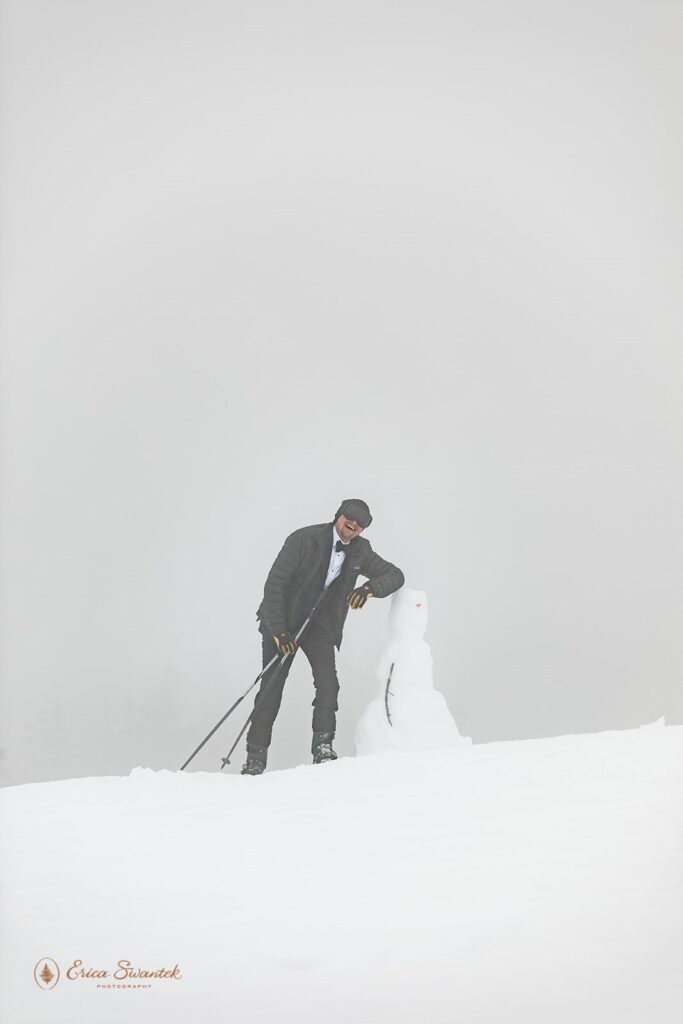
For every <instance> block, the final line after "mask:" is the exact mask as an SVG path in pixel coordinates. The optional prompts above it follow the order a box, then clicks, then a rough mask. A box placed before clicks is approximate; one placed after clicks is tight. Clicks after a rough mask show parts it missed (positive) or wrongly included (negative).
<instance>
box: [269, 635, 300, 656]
mask: <svg viewBox="0 0 683 1024" xmlns="http://www.w3.org/2000/svg"><path fill="white" fill-rule="evenodd" d="M273 640H274V641H275V646H276V647H277V649H278V651H279V652H280V654H294V652H295V650H296V640H295V639H294V637H293V636H292V634H291V633H288V632H287V630H285V631H284V633H279V634H278V635H277V636H274V637H273Z"/></svg>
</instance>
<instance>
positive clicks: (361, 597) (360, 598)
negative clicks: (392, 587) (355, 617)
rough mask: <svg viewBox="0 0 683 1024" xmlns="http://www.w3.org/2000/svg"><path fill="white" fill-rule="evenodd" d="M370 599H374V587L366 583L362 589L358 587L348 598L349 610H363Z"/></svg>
mask: <svg viewBox="0 0 683 1024" xmlns="http://www.w3.org/2000/svg"><path fill="white" fill-rule="evenodd" d="M369 597H372V587H371V586H370V584H369V583H364V584H363V586H362V587H356V589H355V590H352V591H351V593H350V594H349V596H348V597H347V598H346V603H347V604H348V606H349V608H362V607H363V605H364V604H365V602H366V601H367V599H368V598H369Z"/></svg>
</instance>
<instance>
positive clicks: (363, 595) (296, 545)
mask: <svg viewBox="0 0 683 1024" xmlns="http://www.w3.org/2000/svg"><path fill="white" fill-rule="evenodd" d="M371 522H372V516H371V515H370V509H369V508H368V506H367V505H366V503H365V502H364V501H361V499H360V498H347V499H346V501H344V502H342V504H341V506H340V507H339V508H338V509H337V512H336V513H335V517H334V520H333V521H332V522H331V523H330V522H328V523H320V524H318V525H316V526H304V527H302V528H301V529H299V530H295V531H294V533H291V534H290V535H289V537H287V539H286V541H285V543H284V545H283V547H282V550H281V551H280V554H279V555H278V556H277V558H276V559H275V561H274V562H273V565H272V568H271V570H270V572H269V573H268V578H267V579H266V584H265V587H264V592H263V600H262V602H261V604H260V605H259V608H258V611H257V612H256V618H257V619H258V620H260V623H259V630H260V632H261V634H262V635H263V666H264V667H265V666H266V665H267V664H268V662H269V661H271V660H272V658H274V657H275V656H276V654H280V655H282V656H284V655H285V654H286V653H287V652H289V654H290V657H289V658H287V660H286V662H285V663H284V665H283V667H282V670H280V671H278V669H279V665H280V661H277V662H276V663H275V664H274V665H273V666H272V668H270V669H269V670H268V672H266V674H265V675H264V676H263V678H262V680H261V687H260V689H259V691H258V693H257V695H256V699H255V701H254V711H253V714H252V719H251V724H250V726H249V731H248V733H247V760H246V762H245V764H244V765H243V767H242V774H243V775H260V774H261V772H263V771H264V769H265V767H266V761H267V758H268V747H269V746H270V740H271V734H272V729H273V722H274V721H275V718H276V716H277V713H278V711H279V710H280V701H281V700H282V690H283V687H284V684H285V680H286V678H287V674H288V672H289V669H290V667H291V664H292V657H291V655H293V654H294V652H295V651H296V648H297V646H300V647H301V649H302V651H303V652H304V654H305V655H306V657H307V658H308V660H309V662H310V665H311V669H312V670H313V684H314V686H315V699H314V700H313V709H314V710H313V741H312V743H311V753H312V755H313V763H314V764H320V763H321V762H322V761H332V760H335V759H336V757H337V755H336V753H335V752H334V750H333V749H332V740H333V739H334V734H335V729H336V716H335V712H336V711H337V710H338V704H337V694H338V692H339V682H338V681H337V671H336V665H335V653H334V648H335V646H336V648H337V650H339V648H340V647H341V641H342V632H343V629H344V621H345V619H346V615H347V613H348V610H349V608H354V609H356V608H362V607H363V606H364V605H365V603H366V601H367V600H368V598H369V597H388V596H389V594H393V593H394V591H395V590H398V589H399V588H400V587H402V586H403V583H404V576H403V573H402V572H401V570H400V569H397V568H396V566H395V565H392V564H391V562H386V561H385V560H384V559H383V558H380V556H379V555H378V554H376V553H375V552H374V551H373V550H372V548H371V547H370V544H369V542H368V541H367V540H366V539H365V538H364V537H362V536H361V534H362V533H363V531H364V530H366V529H367V528H368V526H369V525H370V523H371ZM358 575H362V576H365V577H367V580H368V582H367V583H364V584H362V585H361V586H360V587H356V578H357V576H358ZM323 588H325V590H326V593H325V595H324V597H323V600H322V602H321V604H320V605H319V607H318V609H317V611H316V613H315V615H314V616H313V618H312V619H311V621H310V623H309V624H308V626H307V627H306V629H305V630H304V632H303V634H302V636H301V639H300V643H299V644H297V641H296V640H295V635H296V633H297V632H298V631H299V629H300V628H301V626H302V625H303V624H304V622H305V621H306V619H307V618H308V616H309V614H310V612H311V610H312V608H313V606H314V604H315V602H316V600H317V599H318V597H319V596H320V594H321V593H322V590H323ZM275 672H278V675H277V678H276V679H275V682H274V685H273V686H269V682H270V680H271V679H272V678H273V675H274V674H275Z"/></svg>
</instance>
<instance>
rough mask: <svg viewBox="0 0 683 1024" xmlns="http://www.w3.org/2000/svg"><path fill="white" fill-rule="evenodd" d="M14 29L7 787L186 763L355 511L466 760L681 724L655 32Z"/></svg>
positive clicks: (532, 13)
mask: <svg viewBox="0 0 683 1024" xmlns="http://www.w3.org/2000/svg"><path fill="white" fill-rule="evenodd" d="M3 7H4V10H3V20H4V31H3V34H2V44H1V46H2V52H1V53H0V58H1V59H0V67H2V72H1V81H0V85H1V87H2V88H1V96H2V99H1V101H0V127H1V129H2V139H3V142H2V152H1V169H2V181H3V185H2V191H1V195H0V203H1V217H2V223H3V232H2V241H1V242H0V274H1V276H0V282H1V284H2V293H3V301H2V313H1V316H2V323H1V326H2V336H3V354H2V558H3V577H2V587H3V593H2V600H3V616H2V623H3V625H2V629H3V635H2V679H3V689H2V716H1V724H0V748H1V749H2V753H3V762H2V766H3V772H4V775H3V778H4V782H5V783H22V782H27V781H40V780H46V779H57V778H64V777H71V776H84V775H102V774H125V773H127V772H128V771H129V770H130V769H131V768H132V767H135V766H137V765H145V766H151V767H155V768H162V767H164V768H174V769H175V768H178V767H179V766H180V764H182V762H183V761H184V760H185V758H186V757H187V756H188V755H189V753H190V752H191V751H192V750H193V749H194V747H195V746H196V745H197V743H199V741H200V740H201V739H202V737H203V736H204V735H205V734H206V733H207V732H208V731H209V729H210V728H211V727H212V726H213V725H214V724H215V722H216V721H217V720H218V719H219V718H220V717H221V715H222V714H223V713H224V712H225V710H227V708H228V707H229V705H230V704H231V703H232V702H233V700H235V699H236V697H237V695H238V694H239V693H241V692H243V691H244V690H245V689H246V687H247V686H248V685H249V683H250V682H252V681H253V679H254V677H255V676H256V673H257V672H258V671H259V668H260V636H259V634H258V632H257V630H256V622H255V612H256V608H257V606H258V604H259V602H260V600H261V596H262V592H263V583H264V580H265V576H266V574H267V571H268V569H269V567H270V565H271V563H272V561H273V559H274V557H275V555H276V554H277V552H278V550H279V548H280V546H281V545H282V542H283V541H284V538H285V537H286V536H287V534H289V533H290V532H291V531H292V530H294V529H296V528H297V527H299V526H304V525H308V524H312V523H320V522H325V521H331V519H332V516H333V513H334V511H335V509H336V508H337V507H338V505H339V503H340V501H341V500H342V499H343V498H346V497H361V498H363V499H365V500H366V501H367V502H368V504H369V505H370V508H371V510H372V513H373V516H374V521H373V523H372V525H371V527H370V528H369V529H368V530H367V532H366V534H365V535H366V537H367V539H368V540H369V541H370V543H371V544H372V545H373V548H374V549H375V550H376V551H378V552H379V553H380V554H381V555H382V556H383V557H385V558H388V559H389V560H391V561H392V562H394V563H396V564H397V565H399V566H400V567H401V568H402V569H403V571H404V573H405V575H406V581H407V584H408V585H409V586H412V587H415V588H417V589H421V590H424V591H426V593H427V595H428V600H429V606H430V618H429V625H428V630H427V636H426V639H427V640H428V641H429V643H430V644H431V647H432V653H433V655H434V676H435V683H436V685H437V687H438V688H439V689H440V690H441V691H442V692H443V694H444V695H445V697H446V699H447V701H448V703H449V706H450V708H451V711H452V712H453V714H454V716H455V718H456V720H457V723H458V727H459V729H460V732H461V733H462V734H463V735H467V736H471V737H472V739H473V741H474V742H476V743H482V742H489V741H493V740H500V739H517V738H529V737H540V736H552V735H558V734H562V733H570V732H595V731H599V730H605V729H624V728H630V727H633V726H637V725H640V724H642V723H645V722H650V721H653V720H654V719H656V718H659V717H660V716H662V715H666V717H667V721H668V722H670V723H674V722H678V723H680V722H683V698H682V696H681V675H682V673H681V669H682V667H683V665H682V662H683V657H682V653H681V628H680V623H681V612H682V611H683V597H682V588H681V579H682V578H683V547H682V543H681V513H682V511H683V508H682V506H683V483H682V476H681V458H682V455H683V451H682V448H683V444H682V441H683V430H682V427H683V422H682V421H683V414H682V413H681V377H682V370H683V357H682V355H681V350H680V337H681V319H682V318H681V302H680V281H681V272H682V270H683V267H682V266H681V264H682V262H683V261H682V260H681V238H682V230H681V227H682V218H681V213H682V205H683V204H682V201H681V190H680V181H681V172H682V170H683V168H682V167H681V154H682V153H683V147H682V145H681V142H682V138H681V127H680V110H681V99H682V95H681V94H682V92H683V90H682V88H681V85H682V82H681V71H680V47H681V14H680V11H679V10H677V9H676V6H675V5H673V4H668V3H647V4H646V3H644V2H643V3H625V4H624V3H616V2H611V3H608V2H604V0H597V2H594V3H590V4H584V3H578V4H571V5H568V4H565V5H559V4H550V5H549V4H543V3H523V2H518V0H513V2H511V3H502V2H498V3H483V4H477V5H465V4H457V3H456V4H446V3H443V4H438V3H431V4H430V3H419V4H418V3H413V2H409V3H400V2H399V3H391V4H390V3H377V2H372V0H370V2H364V3H362V4H360V3H351V4H345V5H343V6H339V5H330V4H325V3H322V4H309V3H296V2H294V3H288V4H279V3H262V2H259V0H256V2H252V3H237V2H234V3H231V2H227V3H218V2H216V3H209V2H195V3H193V4H191V5H190V4H189V3H181V2H175V0H171V2H164V3H161V2H149V0H148V2H145V0H142V2H136V3H128V2H123V3H121V2H116V3H113V2H107V0H104V2H99V3H97V4H92V3H87V2H85V0H82V2H80V3H79V2H73V0H64V2H61V3H60V4H51V3H48V2H46V0H33V2H31V0H29V2H22V3H19V2H18V0H14V2H8V3H5V4H4V5H3ZM387 613H388V601H379V600H376V601H370V602H369V603H368V605H367V606H366V608H365V609H363V610H362V611H361V612H355V613H354V612H352V613H349V617H348V619H347V625H346V629H345V634H344V642H343V645H342V650H341V654H340V656H339V658H338V671H339V677H340V683H341V693H340V712H339V716H338V729H337V744H336V746H337V749H338V751H339V753H340V754H350V753H351V752H352V749H353V730H354V727H355V722H356V720H357V718H358V716H359V715H360V714H361V713H362V711H363V709H364V707H365V706H366V704H367V702H368V701H369V700H370V699H371V697H372V696H373V694H374V688H375V682H374V669H375V664H376V661H377V659H378V656H379V653H380V651H381V650H382V647H383V645H384V644H385V642H386V637H387V621H386V620H387ZM312 699H313V686H312V680H311V675H310V669H309V666H308V663H307V662H306V660H305V658H304V657H303V656H300V657H298V658H297V662H296V663H295V665H294V667H293V669H292V672H291V674H290V677H289V679H288V682H287V685H286V689H285V696H284V700H283V707H282V710H281V713H280V716H279V718H278V720H277V722H276V724H275V728H274V733H273V746H272V747H271V757H270V762H269V764H270V766H272V767H275V768H278V767H286V766H290V765H294V764H297V763H300V762H301V761H308V760H310V754H309V747H310V726H311V711H312V709H311V707H310V703H311V700H312ZM250 708H251V699H250V698H248V699H247V700H246V701H245V702H244V703H243V704H242V705H241V706H240V708H239V710H238V711H237V712H236V713H235V715H234V716H233V717H232V718H231V719H230V720H229V722H228V723H227V724H226V725H225V726H224V727H223V729H222V730H221V731H220V733H219V734H218V735H217V736H216V737H214V739H213V740H212V741H210V743H209V744H208V745H207V747H205V749H204V750H203V751H202V753H201V754H200V755H199V756H198V757H197V758H196V759H195V762H194V763H193V766H192V768H193V769H194V768H197V769H203V770H212V771H213V770H216V769H217V768H218V767H219V765H220V758H221V757H222V756H223V755H224V754H225V753H226V751H227V750H228V748H229V747H230V746H231V744H232V742H233V739H234V738H235V736H236V735H237V732H238V731H239V728H240V727H241V725H242V724H243V722H244V720H245V718H246V716H247V715H248V713H249V710H250ZM242 750H243V745H242V746H241V747H240V749H239V750H238V752H236V757H235V767H234V768H233V770H238V768H239V764H240V763H241V755H242Z"/></svg>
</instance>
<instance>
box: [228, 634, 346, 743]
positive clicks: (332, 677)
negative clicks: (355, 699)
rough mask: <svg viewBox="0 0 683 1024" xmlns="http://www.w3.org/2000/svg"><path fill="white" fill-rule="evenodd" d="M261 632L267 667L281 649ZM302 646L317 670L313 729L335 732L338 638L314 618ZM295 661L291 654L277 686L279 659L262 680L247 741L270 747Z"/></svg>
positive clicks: (315, 674) (302, 640)
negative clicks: (333, 637)
mask: <svg viewBox="0 0 683 1024" xmlns="http://www.w3.org/2000/svg"><path fill="white" fill-rule="evenodd" d="M261 635H262V637H263V667H264V668H265V666H266V665H267V664H268V662H269V661H270V660H271V658H272V657H273V656H274V655H275V654H277V653H278V651H277V647H276V646H275V641H274V640H273V638H272V636H270V634H264V633H262V634H261ZM299 647H300V648H301V650H302V651H303V652H304V654H305V655H306V657H307V658H308V660H309V662H310V665H311V669H312V670H313V685H314V686H315V697H314V699H313V723H312V724H313V732H331V733H332V734H333V735H334V732H335V728H336V725H337V719H336V715H335V712H336V711H337V710H338V708H339V705H338V704H337V694H338V693H339V681H338V679H337V667H336V664H335V656H334V641H333V639H332V636H331V635H330V634H329V633H328V632H327V631H326V630H325V629H324V628H323V627H322V626H320V625H319V624H318V623H317V622H316V621H315V620H313V621H312V622H311V623H310V624H309V625H308V627H307V628H306V631H305V633H304V634H303V636H302V637H301V640H300V641H299ZM298 656H299V655H297V657H298ZM293 660H294V659H293V658H292V656H291V655H290V657H289V658H287V661H286V662H285V665H284V667H283V668H282V670H281V671H279V672H278V674H277V679H276V680H275V685H274V686H269V685H268V684H269V681H270V680H271V679H272V678H273V675H274V673H275V672H276V671H277V670H278V668H279V662H277V661H276V662H275V664H274V665H273V667H272V668H270V669H268V671H267V672H266V674H265V675H264V676H263V678H262V679H261V686H260V688H259V691H258V693H257V694H256V699H255V701H254V711H253V714H252V718H251V724H250V726H249V731H248V732H247V743H253V744H255V745H256V746H259V747H269V746H270V739H271V735H272V731H273V722H274V721H275V719H276V717H277V713H278V711H279V710H280V702H281V700H282V691H283V688H284V685H285V681H286V679H287V676H288V674H289V670H290V668H291V666H292V661H293Z"/></svg>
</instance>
